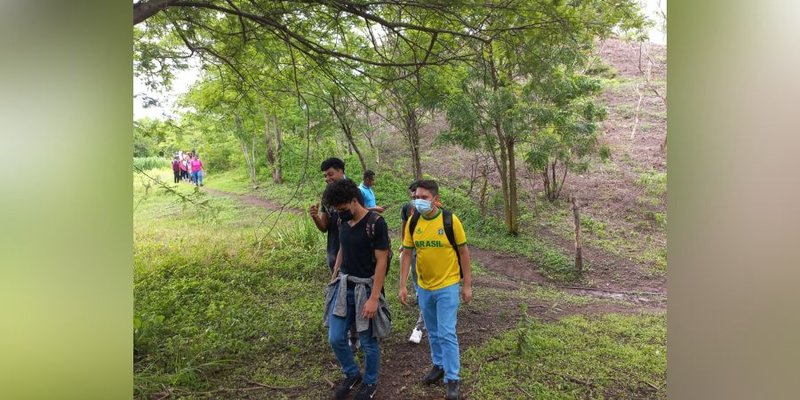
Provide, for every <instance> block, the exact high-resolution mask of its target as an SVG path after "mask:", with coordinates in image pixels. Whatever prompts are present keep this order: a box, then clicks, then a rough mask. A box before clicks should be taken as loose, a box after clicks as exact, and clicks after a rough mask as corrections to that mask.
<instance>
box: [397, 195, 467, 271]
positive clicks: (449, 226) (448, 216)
mask: <svg viewBox="0 0 800 400" xmlns="http://www.w3.org/2000/svg"><path fill="white" fill-rule="evenodd" d="M441 210H442V222H443V223H444V234H445V236H447V241H448V242H450V246H453V250H454V251H455V252H456V259H458V272H459V274H461V277H462V278H463V277H464V271H462V270H461V254H459V252H458V246H457V245H456V234H455V232H454V231H453V213H451V212H450V211H447V210H445V209H444V208H442V209H441ZM419 216H420V213H418V212H415V213H414V215H412V216H411V221H409V223H408V232H409V234H410V235H411V241H412V242H413V241H414V229H415V228H416V227H417V222H419Z"/></svg>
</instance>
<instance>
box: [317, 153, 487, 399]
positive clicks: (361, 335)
mask: <svg viewBox="0 0 800 400" xmlns="http://www.w3.org/2000/svg"><path fill="white" fill-rule="evenodd" d="M320 170H321V172H322V174H323V178H324V179H325V182H326V184H327V186H326V188H325V191H324V192H323V194H322V199H321V203H320V204H313V205H311V206H310V207H309V215H310V216H311V219H312V220H313V221H314V224H315V225H316V227H317V228H318V229H319V230H320V231H321V232H325V233H327V264H328V267H329V269H330V271H331V281H330V283H329V284H328V286H327V287H326V290H325V308H324V309H325V314H324V323H325V325H326V326H327V327H328V342H329V343H330V346H331V348H332V350H333V353H334V355H335V356H336V359H337V360H338V362H339V365H340V367H341V369H342V372H343V373H344V376H345V377H344V379H343V380H342V381H341V382H340V384H339V385H338V386H337V387H336V388H335V392H334V397H335V398H336V399H344V398H346V397H347V395H348V394H349V393H350V392H351V391H352V390H353V389H355V388H356V386H358V390H357V393H356V396H355V399H356V400H366V399H372V398H373V397H374V396H375V393H376V392H377V384H378V371H379V368H380V347H379V346H380V345H379V339H380V338H385V337H387V336H388V335H389V333H390V332H391V318H390V312H389V305H388V303H387V301H386V298H385V296H384V282H385V279H386V276H387V273H388V270H389V264H390V262H391V257H392V250H391V242H390V239H389V229H388V225H387V224H386V221H385V220H384V218H383V216H382V215H381V213H383V212H384V211H385V210H386V208H385V207H382V206H379V205H377V204H376V198H375V193H374V191H373V188H374V185H375V173H374V172H373V171H369V170H367V171H365V172H364V180H363V182H362V183H361V185H359V186H357V185H356V184H355V183H354V182H352V181H351V180H350V179H348V178H347V176H346V175H345V164H344V161H342V160H341V159H338V158H329V159H327V160H325V161H323V162H322V165H321V166H320ZM408 190H409V197H410V201H409V202H408V203H406V204H404V205H403V207H402V209H401V211H400V214H401V219H402V231H401V234H400V238H401V242H402V245H401V246H400V248H399V249H398V250H399V253H400V282H399V288H398V294H399V298H400V302H401V303H402V304H403V305H405V306H408V305H409V298H408V290H407V284H406V281H407V280H408V277H409V274H410V275H411V278H412V282H413V285H414V289H415V291H416V297H417V303H418V306H419V314H420V315H419V318H418V320H417V323H416V324H415V326H414V329H413V330H412V333H411V336H410V337H409V341H410V342H412V343H420V342H421V340H422V337H423V335H424V332H425V331H427V333H428V342H429V345H430V352H431V365H430V369H429V370H428V371H427V373H426V374H424V376H422V378H421V382H422V383H423V384H426V385H431V384H436V383H438V382H442V381H443V382H444V384H445V392H446V393H445V398H446V399H459V398H460V386H459V382H460V353H459V345H458V336H457V334H456V324H457V315H458V307H459V304H460V302H461V300H463V301H464V303H469V302H470V301H471V300H472V273H471V269H470V255H469V251H468V249H467V246H466V244H467V238H466V234H465V233H464V228H463V226H462V224H461V221H460V220H459V219H458V217H457V216H456V215H454V214H453V213H451V212H450V211H448V210H445V209H444V208H442V203H441V199H440V196H439V186H438V184H437V183H436V182H435V181H433V180H418V181H414V182H413V183H411V185H410V186H409V188H408ZM359 348H360V349H361V350H362V351H363V354H364V364H365V365H364V373H363V375H362V374H361V368H360V367H359V365H358V364H357V363H356V361H355V358H354V354H355V353H356V351H357V349H359ZM359 384H360V385H359Z"/></svg>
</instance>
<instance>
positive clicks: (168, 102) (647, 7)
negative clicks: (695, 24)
mask: <svg viewBox="0 0 800 400" xmlns="http://www.w3.org/2000/svg"><path fill="white" fill-rule="evenodd" d="M639 4H640V6H641V7H642V9H643V10H644V13H645V15H646V16H647V17H648V18H651V19H653V20H656V19H655V18H656V16H657V15H658V9H659V7H660V8H661V9H662V10H664V12H666V9H667V0H640V1H639ZM648 33H649V36H650V41H651V42H654V43H658V44H666V42H667V35H666V33H664V32H661V30H660V29H659V27H658V26H656V27H653V28H651V29H650V30H649V32H648ZM199 76H200V68H199V66H198V65H197V64H196V63H195V65H194V66H192V67H191V68H188V69H186V70H183V71H178V72H177V73H176V75H175V79H174V81H173V83H172V89H170V90H169V91H167V92H166V93H156V92H153V91H151V90H150V89H149V88H147V87H146V86H145V84H144V83H143V82H142V80H141V79H139V78H137V77H135V76H134V77H133V94H134V99H133V119H134V120H137V119H139V118H143V117H150V118H154V119H168V118H169V117H171V116H175V115H176V114H177V113H176V110H175V109H174V105H175V101H176V99H177V98H178V97H179V96H180V95H182V94H184V93H186V92H187V91H188V90H189V88H190V87H191V86H192V84H194V82H195V81H196V80H197V79H198V77H199ZM137 95H146V96H148V97H152V98H155V99H157V100H159V101H160V102H161V105H160V106H157V107H148V108H145V107H143V106H142V100H141V99H139V98H136V96H137Z"/></svg>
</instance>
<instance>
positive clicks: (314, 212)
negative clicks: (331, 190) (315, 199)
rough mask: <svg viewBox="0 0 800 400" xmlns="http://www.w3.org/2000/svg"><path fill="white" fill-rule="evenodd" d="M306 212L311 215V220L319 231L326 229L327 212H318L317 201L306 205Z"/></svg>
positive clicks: (325, 230)
mask: <svg viewBox="0 0 800 400" xmlns="http://www.w3.org/2000/svg"><path fill="white" fill-rule="evenodd" d="M308 214H309V215H311V220H312V221H314V225H316V226H317V229H319V231H320V232H327V231H328V213H326V212H323V213H321V214H320V212H319V203H315V204H312V205H311V206H310V207H308Z"/></svg>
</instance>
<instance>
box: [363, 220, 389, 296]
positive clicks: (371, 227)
mask: <svg viewBox="0 0 800 400" xmlns="http://www.w3.org/2000/svg"><path fill="white" fill-rule="evenodd" d="M366 218H367V226H366V227H365V229H366V231H367V237H368V238H369V250H370V254H372V261H373V262H377V260H375V224H376V223H377V222H378V220H379V219H381V218H383V217H381V215H380V214H378V213H376V212H375V211H369V212H368V213H367V217H366ZM391 263H392V245H391V243H390V244H389V254H388V256H387V260H386V276H389V267H390V266H391ZM381 290H383V288H381Z"/></svg>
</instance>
